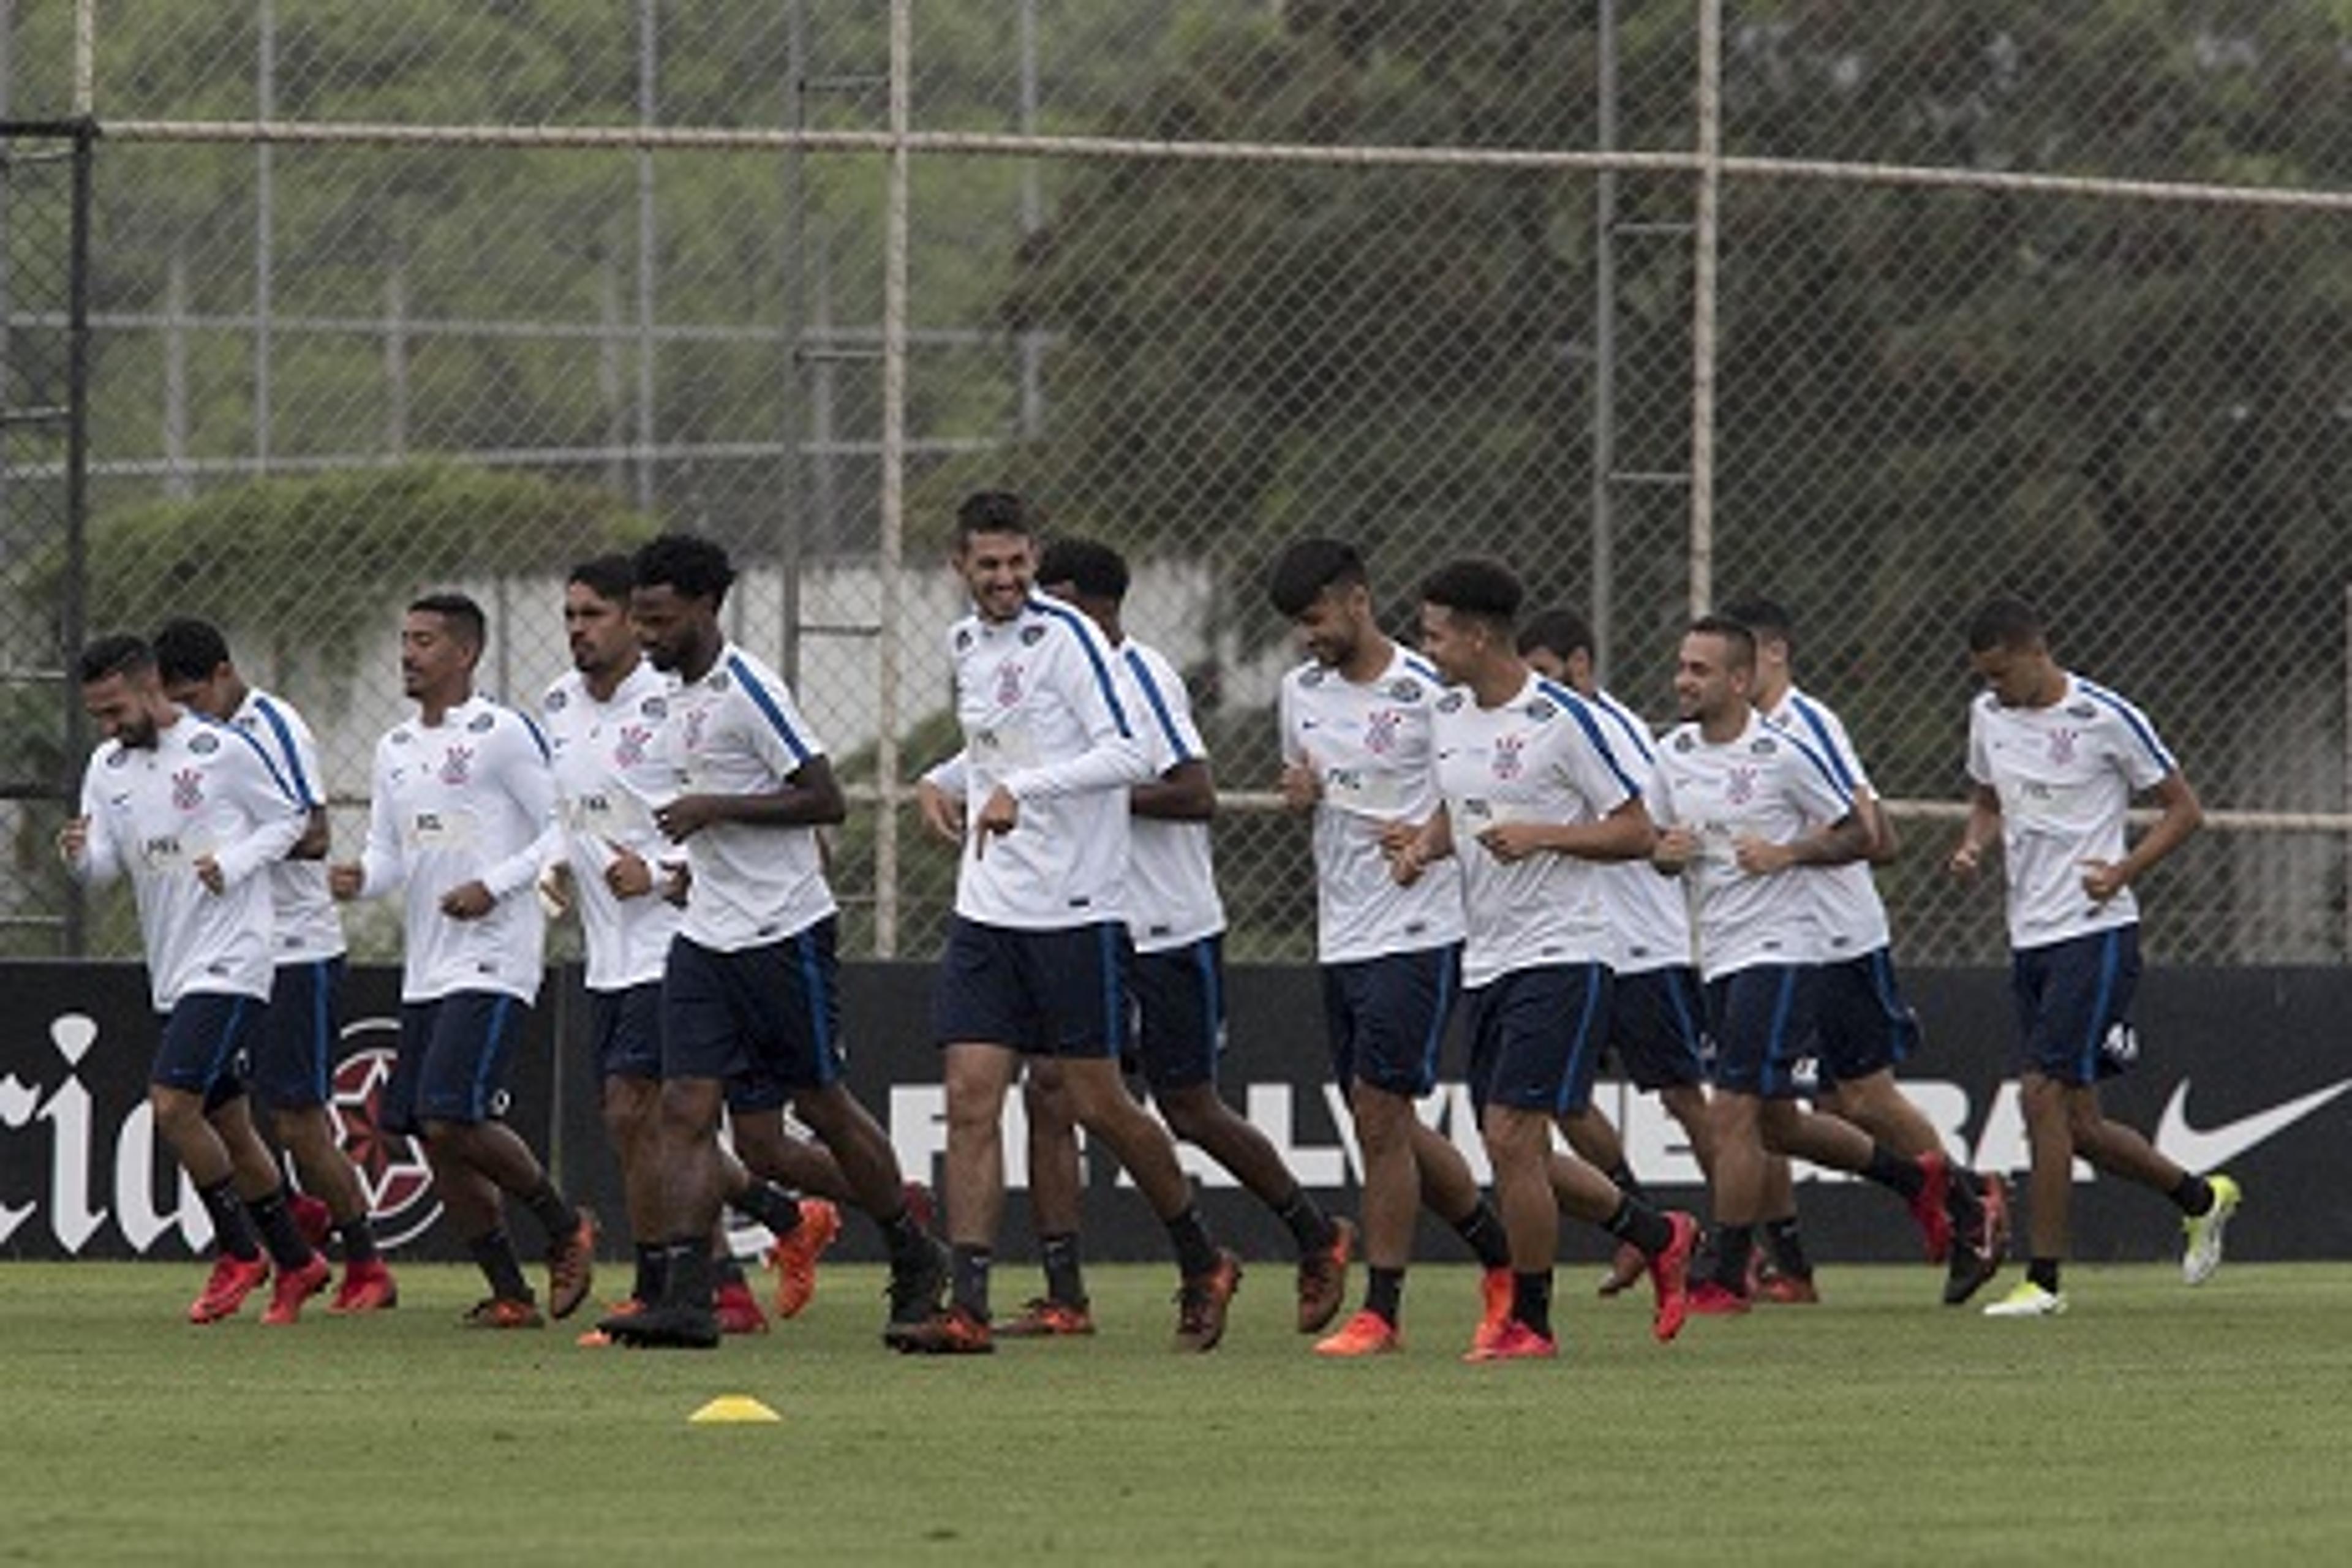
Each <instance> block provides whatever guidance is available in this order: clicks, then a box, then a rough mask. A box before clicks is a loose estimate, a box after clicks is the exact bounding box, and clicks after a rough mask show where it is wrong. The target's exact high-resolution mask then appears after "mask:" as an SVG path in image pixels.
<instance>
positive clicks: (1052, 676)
mask: <svg viewBox="0 0 2352 1568" xmlns="http://www.w3.org/2000/svg"><path fill="white" fill-rule="evenodd" d="M1047 646H1049V647H1052V649H1053V653H1052V656H1051V657H1050V658H1047V659H1046V660H1045V670H1044V673H1043V678H1044V679H1045V682H1046V683H1047V684H1048V685H1049V687H1050V688H1051V689H1052V690H1053V691H1054V693H1055V695H1056V696H1058V697H1059V698H1061V700H1063V701H1064V702H1066V703H1067V704H1068V705H1069V709H1070V711H1071V713H1072V714H1074V715H1075V716H1076V719H1077V721H1078V724H1079V727H1080V728H1081V729H1082V730H1083V731H1085V733H1086V746H1085V749H1084V750H1082V751H1080V752H1078V753H1077V754H1076V755H1075V756H1070V757H1064V758H1060V759H1057V760H1055V761H1054V762H1050V763H1038V764H1037V765H1036V766H1034V767H1027V768H1016V769H1014V770H1013V772H1012V773H1007V774H1006V775H1005V776H1004V781H1003V783H1002V784H998V785H997V793H998V794H1000V795H1010V796H1011V797H1012V798H1013V800H1015V801H1024V800H1052V799H1055V798H1057V797H1059V796H1062V795H1090V794H1093V793H1094V792H1096V791H1097V790H1109V789H1126V788H1129V787H1130V786H1132V785H1135V784H1146V783H1149V782H1150V778H1151V759H1150V756H1149V755H1147V754H1146V753H1145V752H1144V749H1143V745H1142V743H1141V742H1139V741H1138V740H1137V739H1136V732H1135V723H1134V718H1135V716H1134V715H1133V714H1131V713H1130V712H1129V708H1130V707H1131V706H1132V693H1128V694H1125V695H1122V694H1121V692H1120V691H1119V689H1118V687H1119V682H1118V679H1117V678H1116V677H1115V676H1114V675H1113V674H1112V672H1111V662H1110V658H1109V654H1108V650H1106V649H1105V648H1104V647H1102V645H1101V642H1100V641H1099V639H1098V637H1097V634H1096V633H1095V631H1094V630H1093V628H1092V626H1087V625H1083V624H1081V625H1075V626H1069V627H1068V628H1067V632H1066V635H1065V636H1061V637H1052V638H1049V639H1048V645H1047Z"/></svg>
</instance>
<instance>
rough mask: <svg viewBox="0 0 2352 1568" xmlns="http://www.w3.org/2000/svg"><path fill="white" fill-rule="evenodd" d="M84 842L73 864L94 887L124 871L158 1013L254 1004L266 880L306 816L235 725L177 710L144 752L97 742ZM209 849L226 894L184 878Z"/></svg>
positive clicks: (84, 808)
mask: <svg viewBox="0 0 2352 1568" xmlns="http://www.w3.org/2000/svg"><path fill="white" fill-rule="evenodd" d="M81 815H82V816H87V817H88V818H89V845H88V847H87V848H86V849H85V850H84V852H83V855H82V857H81V859H80V860H79V863H78V864H77V865H76V866H75V868H74V869H75V870H76V872H77V873H78V874H79V875H80V876H81V877H82V878H83V879H85V880H87V881H89V882H92V883H99V884H103V883H107V882H110V881H112V880H113V879H115V878H116V877H118V876H121V875H123V874H125V873H128V874H129V876H130V878H131V890H132V892H133V893H134V894H135V895H136V896H137V899H138V903H139V934H140V937H141V938H142V941H143V942H145V944H146V948H147V983H148V988H149V993H150V994H151V995H152V998H153V1000H154V1004H155V1010H156V1011H157V1012H159V1013H168V1012H170V1011H171V1010H172V1008H173V1005H175V1004H177V1003H178V1001H179V1000H180V998H181V997H182V996H184V995H187V994H191V993H198V992H202V993H211V994H223V995H231V996H251V997H254V998H257V999H261V1000H266V999H267V998H268V995H269V982H270V977H271V964H270V933H271V931H272V929H273V927H272V916H271V913H270V902H269V879H268V878H267V877H266V876H262V875H258V874H257V873H260V872H262V871H263V870H265V869H266V868H268V867H270V866H273V865H275V864H277V862H278V861H279V860H281V859H283V858H285V856H286V852H287V851H288V850H289V849H291V848H293V847H294V844H295V841H296V840H297V839H299V838H300V837H302V829H303V827H304V826H306V825H307V823H308V821H309V818H308V816H307V814H305V812H304V811H303V809H302V807H301V806H300V805H299V804H298V803H297V802H296V801H295V799H294V796H293V795H292V793H291V792H290V791H289V790H288V789H287V787H286V784H285V783H284V782H283V781H282V780H280V779H279V778H278V775H277V773H275V772H274V771H273V770H272V768H271V766H270V763H269V759H268V756H267V755H266V754H265V753H264V752H262V750H261V748H260V747H259V746H258V745H257V744H256V743H255V742H254V741H253V739H252V738H251V737H250V736H248V735H247V734H246V733H245V732H244V731H241V730H237V729H235V728H232V727H230V726H228V725H224V724H215V723H213V722H211V721H208V720H205V719H203V718H200V717H198V716H197V715H195V714H194V713H188V712H185V711H184V712H182V713H181V715H180V717H179V718H178V719H177V720H176V721H173V722H172V723H170V724H168V725H164V726H163V727H162V728H160V729H158V730H157V731H155V744H154V745H153V746H152V747H145V746H139V747H132V746H125V745H123V744H122V743H121V742H119V741H108V742H105V743H104V744H102V745H100V747H99V748H98V750H97V751H96V752H92V753H91V754H90V759H89V768H88V770H87V771H86V772H85V773H83V774H82V785H81ZM205 855H210V856H211V857H212V858H214V860H215V862H216V863H217V864H218V865H219V867H220V872H221V877H222V879H223V880H224V882H225V883H226V890H225V891H223V892H220V893H214V892H211V891H209V890H207V889H205V885H204V884H203V883H202V882H200V881H198V880H197V879H196V872H195V866H194V863H195V861H196V860H197V859H198V858H200V857H203V856H205Z"/></svg>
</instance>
